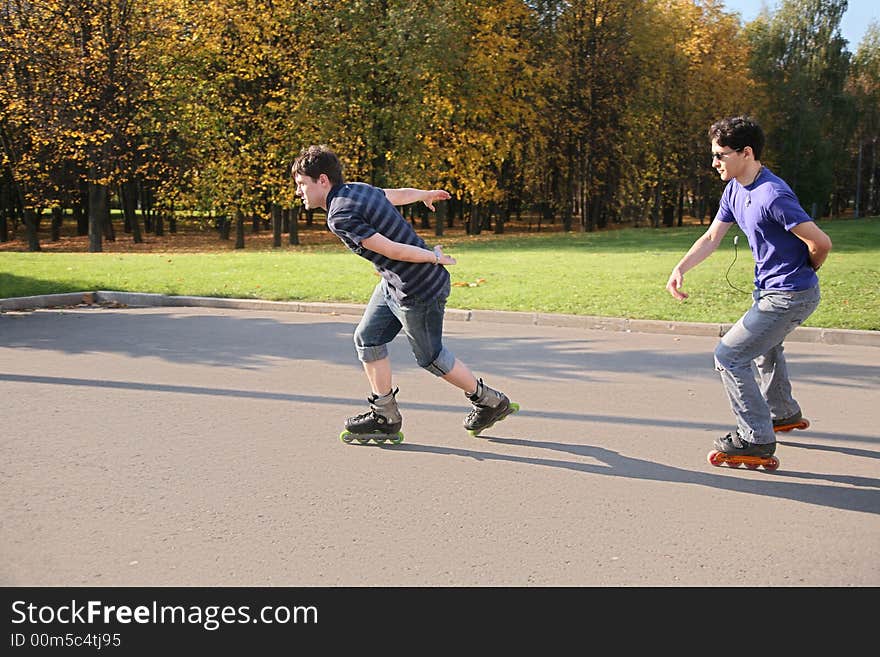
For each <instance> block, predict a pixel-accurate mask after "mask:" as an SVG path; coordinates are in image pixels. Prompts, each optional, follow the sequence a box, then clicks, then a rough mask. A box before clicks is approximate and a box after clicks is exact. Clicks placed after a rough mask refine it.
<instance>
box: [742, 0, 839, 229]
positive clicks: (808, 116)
mask: <svg viewBox="0 0 880 657" xmlns="http://www.w3.org/2000/svg"><path fill="white" fill-rule="evenodd" d="M846 7H847V2H846V0H783V2H782V4H781V6H780V8H779V10H778V11H777V12H776V13H775V14H773V15H772V16H770V15H766V14H764V15H760V16H759V17H758V18H757V19H755V21H753V22H752V23H750V24H749V25H748V29H747V35H748V39H749V41H750V43H751V45H752V56H751V60H750V68H751V71H752V76H753V78H754V79H755V81H756V82H757V83H759V84H761V85H762V86H763V87H764V88H765V90H766V92H767V93H766V99H767V100H766V103H765V105H764V106H763V107H762V108H761V109H760V110H759V112H760V118H761V120H762V124H763V126H764V128H765V132H766V133H767V148H766V150H767V153H766V159H767V162H768V163H770V164H771V165H772V166H773V167H774V169H775V170H776V173H778V174H779V175H780V176H781V177H782V178H784V179H785V180H786V181H787V182H788V183H789V184H790V185H791V187H792V189H793V190H794V192H795V193H796V194H797V195H798V198H799V199H800V201H801V204H802V205H803V206H804V208H805V209H806V210H807V212H809V213H810V214H812V215H813V216H818V215H820V214H823V213H825V212H826V211H827V210H828V209H830V207H831V206H830V203H831V195H832V191H833V189H834V170H835V167H839V166H840V165H841V163H842V162H844V161H846V159H847V157H846V146H847V144H846V141H847V140H846V133H847V131H848V130H850V129H851V126H852V125H853V118H854V117H853V111H852V109H851V106H850V104H849V98H848V96H847V95H846V94H845V93H844V84H845V82H846V79H847V75H848V68H849V59H850V53H849V52H848V51H847V50H846V44H847V42H846V40H845V39H844V38H843V37H842V36H841V34H840V20H841V18H842V16H843V13H844V11H845V10H846Z"/></svg>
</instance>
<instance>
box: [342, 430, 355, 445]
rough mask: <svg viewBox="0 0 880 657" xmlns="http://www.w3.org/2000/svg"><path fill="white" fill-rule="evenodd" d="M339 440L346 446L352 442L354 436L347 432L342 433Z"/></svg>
mask: <svg viewBox="0 0 880 657" xmlns="http://www.w3.org/2000/svg"><path fill="white" fill-rule="evenodd" d="M339 440H341V441H342V442H344V443H345V444H346V445H350V444H351V441H352V440H354V434H352V433H349V432H348V431H343V432H342V433H341V434H339Z"/></svg>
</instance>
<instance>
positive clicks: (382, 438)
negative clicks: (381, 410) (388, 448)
mask: <svg viewBox="0 0 880 657" xmlns="http://www.w3.org/2000/svg"><path fill="white" fill-rule="evenodd" d="M386 440H388V439H387V438H386V437H385V436H373V442H374V443H376V444H377V445H384V444H385V441H386Z"/></svg>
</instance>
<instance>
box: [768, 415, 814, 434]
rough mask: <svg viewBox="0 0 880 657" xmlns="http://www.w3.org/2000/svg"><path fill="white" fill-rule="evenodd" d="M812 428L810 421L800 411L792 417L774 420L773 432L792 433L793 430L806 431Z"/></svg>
mask: <svg viewBox="0 0 880 657" xmlns="http://www.w3.org/2000/svg"><path fill="white" fill-rule="evenodd" d="M809 426H810V421H809V420H808V419H807V418H805V417H804V416H803V415H801V412H800V411H798V412H797V413H795V414H794V415H792V416H790V417H784V418H779V419H775V420H773V431H785V432H788V431H791V430H793V429H806V428H808V427H809Z"/></svg>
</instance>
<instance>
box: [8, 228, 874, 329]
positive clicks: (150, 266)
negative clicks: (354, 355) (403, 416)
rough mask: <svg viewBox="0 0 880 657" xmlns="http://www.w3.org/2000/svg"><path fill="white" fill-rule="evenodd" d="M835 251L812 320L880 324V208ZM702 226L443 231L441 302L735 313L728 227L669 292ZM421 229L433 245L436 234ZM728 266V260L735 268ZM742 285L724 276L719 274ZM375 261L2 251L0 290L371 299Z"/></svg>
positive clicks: (743, 261)
mask: <svg viewBox="0 0 880 657" xmlns="http://www.w3.org/2000/svg"><path fill="white" fill-rule="evenodd" d="M819 225H820V226H821V227H822V229H823V230H825V231H826V232H827V233H828V234H829V235H830V236H831V239H832V241H833V242H834V249H833V251H832V253H831V255H830V256H829V258H828V261H827V262H826V264H825V266H824V267H823V268H822V271H821V273H820V280H821V285H822V303H821V305H820V306H819V309H818V310H817V311H816V312H815V313H814V314H813V316H812V317H810V319H809V320H808V321H807V323H806V325H807V326H816V327H825V328H848V329H869V330H880V218H878V217H873V218H869V219H858V220H853V219H849V220H835V221H827V220H826V221H821V222H820V224H819ZM703 230H705V228H704V227H699V226H692V227H683V228H673V229H670V228H662V229H653V228H626V229H622V230H611V231H603V232H597V233H568V234H560V233H552V234H532V235H527V236H524V235H522V234H517V235H510V236H505V235H500V236H495V235H484V236H480V237H478V238H473V237H461V238H454V239H446V240H440V241H441V243H442V244H443V245H444V248H445V250H446V251H447V252H448V253H450V254H451V255H452V256H454V257H455V258H457V259H458V264H457V265H455V266H451V267H449V271H450V273H451V274H452V280H453V281H454V282H458V283H470V284H475V283H477V281H479V280H480V279H483V280H482V282H480V283H479V284H476V285H472V286H467V287H459V286H456V287H453V289H452V294H451V295H450V298H449V302H448V307H450V308H462V309H491V310H512V311H537V312H548V313H567V314H575V315H598V316H606V317H628V318H632V319H659V320H671V321H692V322H732V321H735V320H736V319H737V318H738V317H739V316H740V315H741V314H742V313H743V312H744V311H745V309H746V308H747V307H748V306H749V304H750V302H751V296H750V292H751V289H752V274H753V267H754V263H753V260H752V257H751V254H750V252H749V250H748V246H747V245H746V242H745V239H744V238H742V239H740V240H739V247H738V254H737V257H736V261H735V262H734V246H733V235H734V234H736V233H738V230H737V229H736V228H734V229H733V230H731V231H730V232H729V233H728V235H727V237H726V238H725V241H724V244H722V245H721V247H720V248H719V249H718V251H717V252H716V253H715V254H714V255H713V256H712V257H710V258H709V259H708V260H706V261H705V262H703V263H702V264H701V265H699V266H698V267H697V268H696V269H694V270H692V271H691V272H689V273H688V274H687V275H686V276H685V284H684V289H685V291H687V292H689V293H690V295H691V296H690V298H689V299H687V300H685V301H683V302H678V301H675V300H674V299H672V297H670V296H669V294H668V293H667V292H666V290H665V285H666V280H667V278H668V276H669V272H670V270H671V269H672V267H673V266H674V265H675V264H676V263H677V262H678V260H679V259H680V258H681V256H682V255H683V254H684V253H685V251H686V250H687V249H688V248H689V247H690V245H691V244H692V243H693V241H694V239H696V238H697V237H698V236H699V235H700V234H701V233H702V232H703ZM423 237H425V239H426V240H427V241H428V242H429V244H434V243H435V242H436V240H435V239H434V237H433V235H430V234H428V233H423ZM731 264H733V266H732V267H731ZM728 268H730V273H729V278H730V282H731V283H732V285H733V286H736V287H737V288H739V289H740V290H742V291H737V290H735V289H734V288H733V287H731V285H729V284H728V282H727V280H726V278H725V274H726V272H727V270H728ZM377 280H378V279H377V278H376V275H375V274H374V272H373V269H372V266H371V265H370V264H369V263H368V262H367V261H365V260H363V259H362V258H358V257H356V256H354V255H352V254H351V253H349V252H348V251H346V250H345V249H344V248H343V247H342V245H341V244H338V245H337V244H333V245H327V246H311V247H307V248H305V247H304V248H295V247H287V248H285V249H278V250H264V251H247V250H241V251H231V252H222V253H205V254H179V253H174V254H156V253H152V254H119V253H93V254H90V253H50V252H40V253H11V252H3V253H0V298H6V297H17V296H31V295H37V294H50V293H57V292H71V291H88V290H117V291H127V292H154V293H161V294H172V295H193V296H210V297H230V298H249V299H256V298H259V299H270V300H281V301H289V300H298V301H341V302H352V303H366V301H367V299H368V298H369V296H370V292H371V291H372V288H373V286H374V285H375V283H376V282H377Z"/></svg>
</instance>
